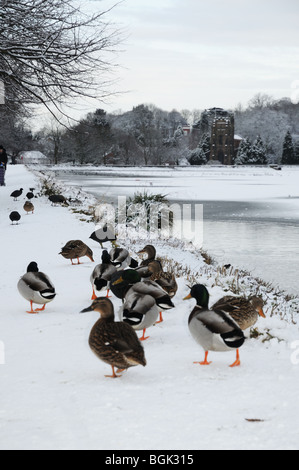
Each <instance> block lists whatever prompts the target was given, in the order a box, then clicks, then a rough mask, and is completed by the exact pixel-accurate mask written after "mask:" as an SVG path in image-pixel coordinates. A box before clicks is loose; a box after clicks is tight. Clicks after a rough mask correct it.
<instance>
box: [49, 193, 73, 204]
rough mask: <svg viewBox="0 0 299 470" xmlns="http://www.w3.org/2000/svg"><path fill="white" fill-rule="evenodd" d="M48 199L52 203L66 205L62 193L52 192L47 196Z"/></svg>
mask: <svg viewBox="0 0 299 470" xmlns="http://www.w3.org/2000/svg"><path fill="white" fill-rule="evenodd" d="M49 201H51V202H52V205H53V204H66V205H67V206H68V203H67V200H66V198H65V197H64V196H63V195H62V194H53V195H52V196H50V197H49Z"/></svg>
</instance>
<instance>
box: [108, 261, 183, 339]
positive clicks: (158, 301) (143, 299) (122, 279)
mask: <svg viewBox="0 0 299 470" xmlns="http://www.w3.org/2000/svg"><path fill="white" fill-rule="evenodd" d="M116 289H119V290H118V292H117V291H115V290H116ZM111 290H112V292H113V293H116V294H117V296H118V297H119V298H122V299H123V300H124V308H123V312H122V313H121V317H120V318H121V320H123V321H128V322H129V323H130V324H132V326H133V325H134V326H133V328H135V329H138V330H143V337H142V338H141V339H142V340H144V339H147V338H145V330H146V329H147V328H149V326H152V325H153V324H154V323H160V321H157V318H158V316H159V314H160V320H161V316H162V313H161V310H169V309H171V308H174V304H173V303H172V301H171V298H170V297H169V295H168V294H167V292H165V291H164V290H163V289H162V288H161V287H160V286H159V285H158V284H157V283H156V282H154V281H143V282H142V281H141V276H140V274H139V272H138V271H136V270H134V269H127V270H124V271H122V272H120V273H118V275H117V276H116V275H115V276H114V277H113V278H112V279H111ZM149 297H151V299H150V298H149Z"/></svg>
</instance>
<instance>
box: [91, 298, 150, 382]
mask: <svg viewBox="0 0 299 470" xmlns="http://www.w3.org/2000/svg"><path fill="white" fill-rule="evenodd" d="M89 311H95V312H99V313H100V314H101V318H100V319H99V320H98V321H97V322H96V324H95V325H94V327H93V328H92V330H91V332H90V336H89V346H90V348H91V350H92V351H93V352H94V353H95V355H96V356H97V357H98V358H99V359H101V360H102V361H104V362H106V363H107V364H110V365H111V367H112V375H111V376H106V377H112V378H116V377H119V376H118V375H116V373H115V367H117V368H118V369H120V370H119V371H122V370H124V369H128V368H129V367H132V366H137V365H142V366H145V365H146V360H145V356H144V349H143V347H142V345H141V343H140V341H139V339H138V337H137V335H136V332H135V331H134V330H133V328H132V327H131V326H130V325H128V324H127V323H123V322H115V321H114V307H113V304H112V302H111V300H109V299H107V298H105V297H101V298H99V299H96V300H94V301H93V303H92V305H91V306H90V307H88V308H86V309H84V310H82V313H83V312H89ZM119 371H117V372H119Z"/></svg>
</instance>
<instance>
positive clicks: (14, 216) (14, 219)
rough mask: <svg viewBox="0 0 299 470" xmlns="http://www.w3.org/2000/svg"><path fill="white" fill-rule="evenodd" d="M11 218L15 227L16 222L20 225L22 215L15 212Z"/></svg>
mask: <svg viewBox="0 0 299 470" xmlns="http://www.w3.org/2000/svg"><path fill="white" fill-rule="evenodd" d="M9 218H10V220H11V221H12V225H15V224H14V222H16V225H18V222H19V221H20V220H21V215H20V214H19V213H18V212H17V211H13V212H11V213H10V214H9Z"/></svg>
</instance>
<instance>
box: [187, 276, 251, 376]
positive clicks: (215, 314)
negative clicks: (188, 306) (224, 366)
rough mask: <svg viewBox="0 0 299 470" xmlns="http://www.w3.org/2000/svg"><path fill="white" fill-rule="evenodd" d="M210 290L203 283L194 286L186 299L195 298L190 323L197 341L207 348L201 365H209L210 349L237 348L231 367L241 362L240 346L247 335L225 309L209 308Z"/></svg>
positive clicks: (229, 349) (228, 349)
mask: <svg viewBox="0 0 299 470" xmlns="http://www.w3.org/2000/svg"><path fill="white" fill-rule="evenodd" d="M209 297H210V296H209V292H208V290H207V288H206V287H205V286H203V285H201V284H197V285H195V286H194V287H192V289H191V292H190V294H189V295H188V296H187V297H185V299H184V300H187V299H191V298H194V299H195V300H196V307H195V308H194V309H193V311H192V313H191V314H190V316H189V320H188V325H189V330H190V332H191V335H192V336H193V338H194V339H195V341H196V342H197V343H198V344H200V345H201V346H202V348H203V349H204V350H205V359H204V361H203V362H200V363H199V364H201V365H209V364H211V363H210V362H208V353H209V351H231V350H232V349H236V350H237V357H236V361H235V362H234V363H233V364H232V365H231V366H230V367H236V366H239V365H240V364H241V362H240V355H239V348H240V347H241V346H242V345H243V343H244V341H245V336H244V333H243V331H242V330H241V328H240V327H239V325H238V324H237V322H236V321H235V320H234V319H233V318H232V317H231V316H230V315H229V314H228V313H227V312H226V311H225V310H223V309H221V310H220V309H217V310H215V309H213V310H209Z"/></svg>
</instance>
